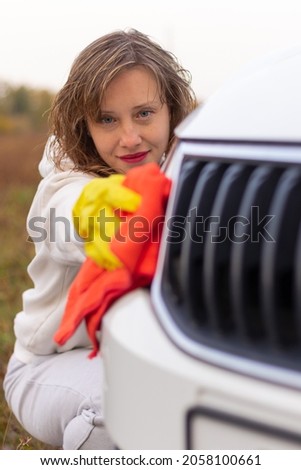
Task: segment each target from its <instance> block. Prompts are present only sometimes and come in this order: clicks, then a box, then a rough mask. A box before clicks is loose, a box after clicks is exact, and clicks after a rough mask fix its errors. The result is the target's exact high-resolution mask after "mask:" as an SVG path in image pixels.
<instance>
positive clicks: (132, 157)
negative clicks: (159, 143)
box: [119, 151, 149, 163]
mask: <svg viewBox="0 0 301 470" xmlns="http://www.w3.org/2000/svg"><path fill="white" fill-rule="evenodd" d="M148 152H149V151H146V152H137V153H131V154H129V155H122V157H119V158H120V160H122V161H123V162H126V163H138V162H142V161H143V160H144V159H145V158H146V157H147V155H148Z"/></svg>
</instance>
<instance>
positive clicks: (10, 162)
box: [0, 134, 49, 449]
mask: <svg viewBox="0 0 301 470" xmlns="http://www.w3.org/2000/svg"><path fill="white" fill-rule="evenodd" d="M45 140H46V136H45V135H42V134H31V135H17V136H0V165H1V170H0V203H1V205H0V227H1V231H0V243H1V258H0V259H1V262H0V312H1V314H0V386H1V387H0V448H2V449H47V448H49V447H46V446H44V445H43V444H42V443H40V442H38V441H37V440H35V439H33V438H31V436H29V435H28V434H27V433H26V432H25V431H24V430H23V428H22V427H21V426H20V425H19V424H18V422H17V421H16V419H15V418H14V416H12V414H11V412H10V410H9V409H8V407H7V404H6V402H5V399H4V396H3V391H2V381H3V376H4V373H5V369H6V364H7V361H8V359H9V357H10V355H11V353H12V351H13V345H14V335H13V319H14V316H15V314H16V313H17V312H18V311H19V310H20V308H21V294H22V292H23V291H24V290H25V289H27V288H29V287H30V286H31V283H30V280H29V278H28V276H27V271H26V268H27V265H28V263H29V261H30V260H31V258H32V256H33V246H32V244H31V243H29V242H27V241H26V238H27V236H26V231H25V220H26V216H27V212H28V209H29V206H30V203H31V200H32V197H33V195H34V192H35V190H36V186H37V184H38V181H39V174H38V170H37V165H38V162H39V160H40V158H41V154H42V151H43V147H44V144H45Z"/></svg>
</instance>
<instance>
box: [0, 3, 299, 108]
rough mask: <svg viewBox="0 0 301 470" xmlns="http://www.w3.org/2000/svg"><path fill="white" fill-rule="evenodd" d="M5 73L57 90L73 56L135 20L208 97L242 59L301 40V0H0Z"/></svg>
mask: <svg viewBox="0 0 301 470" xmlns="http://www.w3.org/2000/svg"><path fill="white" fill-rule="evenodd" d="M0 2H1V3H0V5H1V17H0V57H1V65H0V80H4V81H9V82H12V83H14V84H21V83H22V84H23V83H24V84H26V85H29V86H37V87H46V88H50V89H52V90H53V91H56V90H58V89H59V88H60V87H61V86H62V85H63V83H64V82H65V80H66V78H67V74H68V71H69V68H70V66H71V63H72V61H73V59H74V58H75V56H76V55H77V54H78V53H79V52H80V51H81V50H82V49H83V48H84V47H85V46H86V45H88V44H89V43H90V42H92V41H93V40H94V39H96V38H98V37H99V36H101V35H103V34H105V33H108V32H111V31H112V30H115V29H124V28H127V27H134V28H137V29H139V30H141V31H142V32H144V33H146V34H148V35H150V36H151V37H153V38H154V39H155V40H157V41H158V42H159V43H160V44H161V45H162V46H163V47H165V48H167V49H169V50H171V51H172V52H174V53H175V54H176V55H177V56H178V58H179V60H180V62H181V63H182V65H183V66H184V67H185V68H188V69H189V70H190V71H191V73H192V77H193V86H194V89H195V91H196V93H197V95H198V97H199V98H201V99H202V98H207V97H208V96H210V94H212V93H213V92H214V91H215V90H216V89H217V87H218V86H219V85H221V84H222V83H223V82H224V81H225V80H226V79H227V78H228V77H231V75H232V74H233V73H235V71H236V70H237V69H238V68H239V67H240V66H241V65H243V64H245V63H246V62H248V61H250V60H251V59H254V58H256V57H258V56H260V55H263V54H266V53H268V52H269V51H273V50H275V49H277V48H282V47H289V46H291V45H294V44H296V43H300V44H301V0H149V1H147V0H139V1H138V0H114V1H112V0H0Z"/></svg>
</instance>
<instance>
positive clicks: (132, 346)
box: [101, 289, 301, 449]
mask: <svg viewBox="0 0 301 470" xmlns="http://www.w3.org/2000/svg"><path fill="white" fill-rule="evenodd" d="M101 354H102V356H103V361H104V370H105V385H104V413H105V423H106V426H107V428H108V431H109V433H110V435H111V437H112V439H113V440H114V442H115V443H116V446H117V447H118V448H120V449H200V448H202V449H299V448H301V432H300V422H301V394H300V391H299V390H295V389H290V388H286V387H284V386H281V385H277V384H272V383H268V382H265V381H260V380H258V379H255V378H252V377H248V376H244V375H240V374H238V373H235V372H232V371H229V370H225V369H222V368H219V367H217V366H214V365H211V364H209V363H205V362H201V361H199V360H197V359H194V358H192V357H190V356H189V355H187V354H186V353H184V352H182V351H181V350H180V349H179V348H178V347H176V346H175V345H174V344H173V343H172V341H171V340H170V339H169V338H168V336H167V335H166V334H165V332H164V331H163V329H162V327H161V325H160V324H159V322H158V319H157V317H156V315H155V313H154V311H153V308H152V305H151V300H150V295H149V291H148V290H144V289H139V290H136V291H135V292H131V293H129V294H127V295H125V296H124V297H122V298H121V299H119V300H118V301H117V302H116V303H115V304H114V305H113V307H112V308H111V309H110V311H109V312H108V313H107V314H106V316H105V318H104V320H103V329H102V343H101Z"/></svg>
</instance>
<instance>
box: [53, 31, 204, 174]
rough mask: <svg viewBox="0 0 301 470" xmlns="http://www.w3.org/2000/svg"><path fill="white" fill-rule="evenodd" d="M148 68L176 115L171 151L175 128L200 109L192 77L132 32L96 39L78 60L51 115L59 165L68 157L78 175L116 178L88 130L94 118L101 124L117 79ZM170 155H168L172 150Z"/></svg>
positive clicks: (172, 115) (172, 116) (172, 119)
mask: <svg viewBox="0 0 301 470" xmlns="http://www.w3.org/2000/svg"><path fill="white" fill-rule="evenodd" d="M137 65H142V66H144V67H146V68H147V69H148V70H150V71H151V72H152V74H153V75H154V77H155V79H156V80H157V83H158V87H159V90H160V93H161V100H162V102H165V103H166V104H167V106H168V109H169V113H170V138H169V146H168V149H169V148H170V145H171V143H172V141H173V138H174V129H175V127H176V126H177V125H178V124H179V123H180V122H181V121H182V120H183V119H184V117H185V116H187V114H189V113H190V112H191V111H192V110H193V109H194V108H195V107H196V98H195V94H194V92H193V90H192V88H191V76H190V73H189V72H188V71H187V70H185V69H183V68H182V67H181V65H180V64H179V62H178V60H177V59H176V57H175V56H174V55H173V54H172V53H171V52H168V51H166V50H164V49H163V48H162V47H161V46H160V45H159V44H157V43H156V42H154V41H153V40H151V39H150V38H149V37H148V36H146V35H145V34H143V33H141V32H139V31H137V30H134V29H130V30H128V31H116V32H113V33H110V34H107V35H105V36H102V37H100V38H99V39H96V40H95V41H94V42H92V43H91V44H90V45H88V46H87V47H86V48H85V49H84V50H83V51H82V52H81V53H80V54H79V56H78V57H77V58H76V59H75V61H74V63H73V65H72V67H71V70H70V74H69V77H68V79H67V82H66V83H65V85H64V86H63V88H62V89H61V90H60V91H59V92H58V94H57V95H56V97H55V100H54V102H53V105H52V108H51V112H50V132H51V134H52V135H53V136H54V138H53V140H52V145H53V149H55V164H56V166H58V167H60V166H61V162H62V159H64V157H65V156H66V155H68V157H69V158H70V159H71V160H72V161H73V163H74V167H75V169H76V170H80V171H83V172H90V173H94V174H97V175H107V174H110V173H112V172H113V170H112V169H111V168H110V167H108V165H107V164H106V163H105V162H104V161H103V160H102V158H101V155H99V154H98V152H97V150H96V147H95V145H94V142H93V140H92V138H91V136H90V135H89V132H88V128H87V120H88V118H89V119H91V120H94V121H95V120H96V119H97V116H98V115H99V104H100V102H101V100H102V96H103V94H104V92H105V90H106V88H107V86H108V85H109V83H110V82H111V81H112V80H113V78H114V77H116V75H117V74H118V73H120V72H122V71H124V70H125V69H129V68H132V67H135V66H137ZM168 149H167V150H168Z"/></svg>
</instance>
